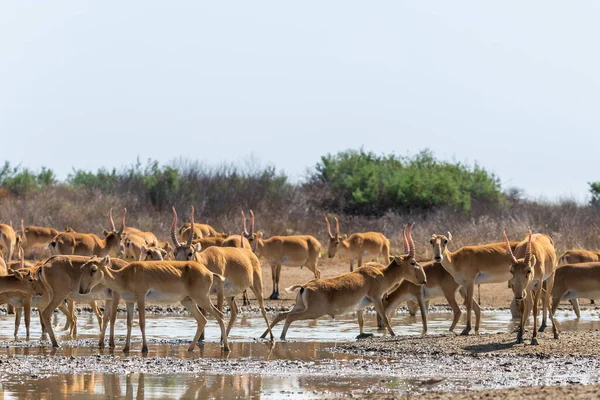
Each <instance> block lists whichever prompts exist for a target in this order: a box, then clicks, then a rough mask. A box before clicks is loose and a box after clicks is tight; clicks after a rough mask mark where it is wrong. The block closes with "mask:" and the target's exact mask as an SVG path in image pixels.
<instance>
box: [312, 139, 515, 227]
mask: <svg viewBox="0 0 600 400" xmlns="http://www.w3.org/2000/svg"><path fill="white" fill-rule="evenodd" d="M308 185H310V186H314V187H315V188H316V189H317V190H320V191H322V192H324V193H321V195H320V196H316V198H318V199H319V200H318V201H319V202H320V204H319V206H320V207H321V208H324V209H327V210H331V211H338V212H343V213H346V214H353V215H382V214H384V213H386V212H388V211H395V212H401V213H406V212H412V211H428V210H433V209H436V208H449V209H453V210H458V211H462V212H469V211H471V209H472V207H473V204H474V202H479V203H481V204H485V205H499V204H501V203H502V202H503V201H504V196H503V194H502V191H501V188H500V181H499V179H498V178H496V177H495V176H494V175H493V174H490V173H488V172H487V171H485V170H484V169H482V168H480V167H478V166H477V165H476V166H474V167H469V166H467V165H464V164H462V163H450V162H446V161H438V160H436V159H435V158H434V156H433V154H432V153H431V152H430V151H429V150H424V151H422V152H420V153H419V154H417V155H416V156H414V157H401V156H397V155H394V154H391V155H381V156H379V155H376V154H374V153H372V152H365V151H363V150H359V151H356V150H347V151H344V152H340V153H337V154H335V155H331V154H328V155H326V156H324V157H322V158H321V162H320V163H318V164H317V166H316V170H315V172H314V174H313V175H312V176H311V177H310V178H309V181H308Z"/></svg>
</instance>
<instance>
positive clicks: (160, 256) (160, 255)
mask: <svg viewBox="0 0 600 400" xmlns="http://www.w3.org/2000/svg"><path fill="white" fill-rule="evenodd" d="M165 258H167V251H166V250H165V249H163V248H162V247H158V246H151V247H148V248H147V247H146V246H142V248H141V251H140V260H139V261H161V260H164V259H165Z"/></svg>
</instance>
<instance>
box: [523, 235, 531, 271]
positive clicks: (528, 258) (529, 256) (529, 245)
mask: <svg viewBox="0 0 600 400" xmlns="http://www.w3.org/2000/svg"><path fill="white" fill-rule="evenodd" d="M531 237H532V234H531V229H530V230H529V240H528V241H527V250H526V251H525V260H524V262H525V264H529V261H530V260H531Z"/></svg>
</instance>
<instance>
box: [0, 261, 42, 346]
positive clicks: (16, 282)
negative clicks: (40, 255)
mask: <svg viewBox="0 0 600 400" xmlns="http://www.w3.org/2000/svg"><path fill="white" fill-rule="evenodd" d="M0 272H4V271H0ZM43 294H44V290H43V288H42V286H40V285H39V281H38V279H37V274H36V271H35V270H33V269H30V268H22V269H18V270H14V271H11V274H9V275H2V274H0V304H4V303H6V304H9V305H11V306H12V307H16V310H15V331H14V335H15V337H16V336H17V333H18V330H19V324H20V321H21V312H20V310H21V304H19V303H18V300H21V301H24V302H25V303H24V304H23V306H24V307H25V317H26V318H25V324H26V327H27V337H28V338H29V317H30V315H31V314H30V313H31V298H32V297H33V296H41V295H43Z"/></svg>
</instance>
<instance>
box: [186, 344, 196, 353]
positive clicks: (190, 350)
mask: <svg viewBox="0 0 600 400" xmlns="http://www.w3.org/2000/svg"><path fill="white" fill-rule="evenodd" d="M195 347H196V345H194V344H192V345H190V347H188V350H187V351H189V352H190V353H191V352H193V351H194V348H195Z"/></svg>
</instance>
